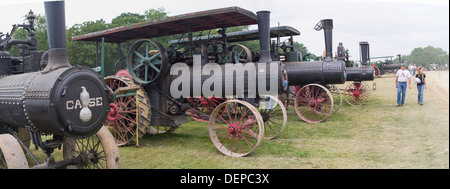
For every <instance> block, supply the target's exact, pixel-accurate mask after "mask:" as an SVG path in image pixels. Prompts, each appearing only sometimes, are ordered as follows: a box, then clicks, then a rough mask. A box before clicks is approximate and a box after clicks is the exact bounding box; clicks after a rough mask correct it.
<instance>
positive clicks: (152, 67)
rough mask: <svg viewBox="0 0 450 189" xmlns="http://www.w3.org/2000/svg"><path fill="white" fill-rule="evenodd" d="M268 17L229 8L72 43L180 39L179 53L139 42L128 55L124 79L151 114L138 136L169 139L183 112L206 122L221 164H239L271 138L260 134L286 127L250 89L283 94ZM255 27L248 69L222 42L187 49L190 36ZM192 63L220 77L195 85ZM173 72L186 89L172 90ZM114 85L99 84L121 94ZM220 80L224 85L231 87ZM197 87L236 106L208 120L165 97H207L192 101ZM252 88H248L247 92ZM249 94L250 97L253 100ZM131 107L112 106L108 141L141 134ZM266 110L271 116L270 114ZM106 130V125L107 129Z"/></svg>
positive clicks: (273, 101)
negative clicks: (255, 49) (135, 86)
mask: <svg viewBox="0 0 450 189" xmlns="http://www.w3.org/2000/svg"><path fill="white" fill-rule="evenodd" d="M269 14H270V13H269V12H268V11H260V12H258V14H257V15H255V14H254V13H252V12H250V11H247V10H244V9H241V8H239V7H229V8H223V9H215V10H209V11H202V12H196V13H190V14H185V15H179V16H174V17H169V18H166V19H162V20H159V21H150V22H145V23H139V24H135V25H131V26H127V27H119V28H114V29H111V30H105V31H99V32H95V33H90V34H85V35H81V36H76V37H74V38H73V40H75V41H100V40H104V41H105V42H116V43H121V42H124V41H129V40H136V39H142V38H154V37H160V36H165V35H174V34H182V33H184V32H185V31H187V32H188V38H189V43H188V45H187V46H185V47H184V48H183V49H184V50H183V51H181V50H177V49H176V48H175V47H174V46H171V47H168V48H164V46H163V45H161V44H160V43H159V42H157V41H155V40H152V39H147V40H139V41H137V42H135V43H134V44H133V45H132V46H131V48H130V49H129V51H128V54H127V57H126V66H127V71H128V74H129V75H130V76H131V77H132V81H134V82H137V83H139V84H140V85H141V87H142V89H143V91H145V93H146V94H147V97H148V101H147V102H151V106H150V103H149V104H148V106H147V107H150V109H151V111H150V113H149V114H147V115H148V117H146V120H147V121H148V122H149V123H150V124H149V126H148V129H144V131H145V130H147V131H146V132H147V133H167V132H171V131H173V130H175V129H176V128H177V127H178V126H179V125H181V124H183V123H185V122H187V121H188V119H187V118H186V113H185V112H186V111H187V110H188V109H194V111H197V112H196V113H197V114H198V115H203V116H208V117H209V133H210V137H211V140H212V142H213V144H214V145H215V146H216V147H217V149H218V150H219V151H220V152H222V153H223V154H226V155H229V156H245V155H248V154H250V153H251V152H252V151H253V150H254V149H255V148H256V147H257V146H258V145H259V144H260V143H261V141H262V140H263V138H268V137H272V136H273V135H269V134H270V133H269V132H265V131H268V130H270V131H273V132H274V134H275V136H276V135H277V134H279V132H281V130H282V129H283V128H284V126H285V124H286V122H287V115H286V110H285V108H284V106H283V105H282V103H278V102H279V100H278V99H277V98H276V97H273V96H263V95H261V94H260V95H259V96H258V91H259V89H258V86H259V85H258V83H265V84H266V86H270V87H275V91H277V92H281V91H282V90H283V89H282V88H281V86H282V84H281V83H283V78H281V76H282V74H281V71H282V70H283V66H284V65H283V64H282V63H281V62H278V61H276V62H272V60H271V59H270V52H269V51H270V50H269V45H270V37H269V30H270V26H269ZM256 23H258V28H259V30H260V32H259V39H260V45H261V49H262V52H261V57H260V59H259V63H255V62H250V61H249V60H247V59H245V60H244V61H241V60H240V59H241V57H240V56H239V54H240V53H236V49H235V48H234V47H235V46H232V45H230V46H228V45H227V43H226V41H225V42H220V41H213V40H211V41H210V43H203V44H195V43H194V42H193V41H194V40H193V36H192V32H196V31H204V30H211V29H214V28H222V31H223V32H222V34H225V33H224V28H227V27H233V26H241V25H251V24H256ZM180 38H181V37H180ZM207 46H210V48H206V47H207ZM237 46H239V45H237ZM239 47H242V46H239ZM241 49H242V48H241ZM243 49H245V48H243ZM233 55H234V56H233ZM248 58H249V57H248ZM250 60H251V59H250ZM196 62H197V63H199V64H200V66H201V67H200V68H201V70H204V69H205V67H207V66H209V63H210V62H214V63H217V64H215V66H217V67H216V68H217V69H218V70H220V71H221V72H220V73H221V74H218V75H217V74H216V73H215V74H213V75H201V77H198V76H199V75H198V74H197V73H198V72H197V71H198V70H194V69H193V66H194V64H196ZM245 62H247V63H245ZM260 63H264V64H260ZM175 64H177V65H181V66H183V65H184V67H185V68H187V70H189V71H188V75H187V78H188V79H190V82H189V83H187V85H175V84H174V81H176V80H180V77H181V75H182V74H183V72H182V74H181V75H180V72H175V73H172V74H170V72H169V68H171V67H173V66H174V65H175ZM233 64H239V65H242V67H245V66H246V65H249V66H250V67H254V68H257V70H258V72H261V73H262V75H263V77H264V78H259V77H258V78H257V79H256V80H251V79H250V77H253V76H255V74H256V73H255V72H251V71H245V72H244V71H243V70H235V71H233V72H231V73H228V72H227V71H226V67H229V66H232V65H233ZM196 69H198V68H196ZM241 71H242V72H241ZM253 71H255V70H253ZM119 77H120V78H124V77H123V76H117V77H115V78H119ZM115 78H111V79H110V80H105V81H106V82H107V84H108V82H109V83H110V84H111V85H110V86H113V87H111V89H112V90H113V91H115V90H119V91H120V89H121V88H123V87H127V86H126V85H123V84H120V83H119V82H116V81H117V80H119V79H115ZM227 78H228V79H231V82H229V81H228V79H227ZM216 79H217V80H219V81H220V82H221V85H216V84H214V85H207V84H205V83H206V82H208V80H209V81H211V80H216ZM225 81H227V82H225ZM238 81H239V82H242V81H243V83H239V82H238ZM270 81H275V83H270ZM117 83H119V84H117ZM178 84H179V83H178ZM240 84H243V88H240V89H237V87H236V86H238V85H240ZM199 85H201V86H203V87H205V86H206V87H209V89H210V90H214V88H216V90H217V89H218V87H220V88H222V90H221V92H222V94H220V95H218V96H217V97H219V98H223V97H226V98H228V97H232V98H234V97H236V96H237V97H238V99H239V100H238V99H233V100H227V101H226V102H223V103H221V104H220V105H218V106H217V107H216V108H215V109H214V111H212V112H211V114H210V115H205V114H204V112H201V111H198V110H195V108H193V103H192V101H189V98H188V97H186V96H181V97H180V96H177V97H174V96H172V95H171V93H170V88H171V87H175V88H176V89H180V88H181V89H182V90H183V89H189V90H188V91H190V95H189V96H190V97H193V98H202V97H206V98H209V97H210V96H208V95H206V94H204V93H203V91H201V93H200V94H194V93H193V91H194V88H196V87H198V86H199ZM226 86H232V87H233V88H232V89H233V90H232V91H231V93H228V94H225V90H226ZM254 86H256V88H252V87H254ZM270 87H267V88H266V89H268V88H270ZM250 94H255V96H256V98H255V97H252V96H251V95H250ZM137 101H138V100H137V99H132V98H130V99H129V101H113V105H111V106H112V107H113V106H114V104H119V105H121V106H122V107H124V108H123V109H121V108H118V111H117V113H118V115H119V116H117V119H116V120H120V119H122V120H125V121H120V122H119V123H117V124H115V123H112V124H111V121H114V120H112V119H109V118H108V119H109V123H110V125H109V126H110V127H111V128H112V129H113V130H114V131H113V132H114V133H117V134H115V135H116V136H124V135H125V134H126V133H125V132H128V131H131V130H136V129H137V130H138V131H139V130H141V128H140V126H141V125H144V124H141V123H140V122H139V121H134V120H133V119H130V118H131V117H132V116H133V117H137V118H138V119H139V120H141V119H140V118H141V116H140V114H139V113H136V111H134V112H133V113H130V111H127V110H132V109H135V108H136V105H134V104H139V102H137ZM125 102H127V103H125ZM138 106H139V105H138ZM274 107H277V108H276V109H275V108H274ZM129 108H130V109H129ZM272 112H276V114H271V113H272ZM112 113H114V112H113V111H111V113H110V115H109V116H108V117H113V118H114V115H111V114H112ZM130 114H131V116H130ZM277 117H280V119H277V120H276V121H275V120H274V118H277ZM124 123H125V124H124ZM106 124H108V121H107V123H106ZM266 128H270V129H266ZM138 134H140V132H139V133H138ZM139 136H142V135H139ZM118 138H120V137H116V140H117V139H118ZM119 140H121V139H119ZM124 142H126V141H124Z"/></svg>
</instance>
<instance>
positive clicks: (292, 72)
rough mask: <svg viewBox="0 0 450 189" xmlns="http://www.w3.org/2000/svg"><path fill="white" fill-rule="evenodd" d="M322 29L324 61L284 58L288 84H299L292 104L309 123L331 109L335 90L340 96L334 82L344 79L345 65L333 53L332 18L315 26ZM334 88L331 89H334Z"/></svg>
mask: <svg viewBox="0 0 450 189" xmlns="http://www.w3.org/2000/svg"><path fill="white" fill-rule="evenodd" d="M314 29H316V30H317V31H319V30H322V29H323V30H324V36H325V54H326V57H325V59H324V60H323V61H307V62H295V61H290V60H289V59H287V61H286V71H287V76H288V80H289V85H290V86H294V87H297V86H300V87H297V90H296V91H294V93H295V97H294V106H295V111H296V113H297V115H298V116H299V117H300V118H301V119H302V120H304V121H306V122H308V123H319V122H321V121H323V120H325V119H326V118H327V117H328V116H330V115H331V114H332V113H334V112H336V111H337V109H338V108H339V106H340V105H341V104H340V103H338V104H337V106H338V107H337V108H334V106H336V104H335V103H334V101H335V97H334V94H337V98H336V100H341V99H340V93H339V90H338V89H336V87H333V84H342V83H345V77H346V68H345V62H344V61H342V60H333V57H332V29H333V20H331V19H324V20H321V21H320V22H319V23H318V24H317V25H316V26H315V28H314ZM333 89H334V90H333Z"/></svg>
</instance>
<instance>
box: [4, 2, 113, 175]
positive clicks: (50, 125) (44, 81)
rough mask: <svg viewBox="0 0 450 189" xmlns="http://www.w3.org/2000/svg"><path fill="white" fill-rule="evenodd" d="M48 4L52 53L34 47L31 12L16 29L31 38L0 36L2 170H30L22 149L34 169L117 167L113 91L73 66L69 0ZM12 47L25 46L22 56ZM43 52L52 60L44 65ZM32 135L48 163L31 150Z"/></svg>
mask: <svg viewBox="0 0 450 189" xmlns="http://www.w3.org/2000/svg"><path fill="white" fill-rule="evenodd" d="M44 4H45V14H46V19H47V32H48V43H49V50H48V52H47V53H48V54H47V55H45V54H44V53H43V52H39V51H36V49H35V47H36V44H37V41H36V38H34V28H33V19H34V17H33V14H32V12H30V14H29V17H28V20H29V24H28V25H18V26H17V25H15V26H14V28H13V32H11V34H12V33H14V31H15V30H16V29H17V28H18V27H22V28H24V29H25V30H27V31H28V33H29V38H28V39H26V40H20V39H11V36H12V35H10V34H6V38H5V39H1V43H0V54H1V57H0V66H1V69H0V73H1V74H0V128H2V131H1V132H2V133H3V134H0V168H29V165H28V162H27V159H26V157H25V154H24V152H23V150H22V149H24V150H25V151H27V153H28V154H29V155H30V156H31V157H32V158H33V160H34V161H35V162H36V164H37V165H36V166H33V168H117V167H118V165H119V160H120V158H119V151H118V148H117V146H116V145H115V143H114V138H113V136H112V135H111V133H110V132H109V131H108V130H107V129H106V128H104V127H102V126H103V123H104V122H105V119H106V117H107V115H108V114H107V112H108V111H109V98H108V91H109V90H108V88H107V86H106V85H105V84H104V82H103V80H102V78H100V77H99V75H98V74H97V73H96V72H94V71H93V70H92V69H91V68H88V67H85V66H71V65H70V63H69V61H68V59H67V49H66V35H65V10H64V1H50V2H45V3H44ZM12 45H21V46H20V48H21V49H24V51H22V55H23V57H22V58H14V57H11V56H10V55H9V53H8V52H6V51H4V50H7V49H9V48H10V47H11V46H12ZM40 56H43V57H45V58H44V60H48V63H47V64H46V65H45V63H44V64H42V65H41V57H40ZM44 62H45V61H44ZM44 66H45V67H44ZM43 136H44V138H43ZM30 138H31V140H32V141H33V143H34V144H35V147H36V149H37V148H41V149H42V150H43V151H44V152H45V154H46V155H47V157H46V158H45V162H43V163H41V162H39V160H38V159H37V158H36V157H35V156H34V155H33V154H32V153H31V152H30V150H29V149H28V147H29V140H30ZM44 139H47V140H44ZM61 147H62V151H63V158H64V160H62V161H55V160H54V159H53V158H52V157H51V154H52V153H53V152H54V150H55V149H61Z"/></svg>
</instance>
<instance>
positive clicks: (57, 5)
mask: <svg viewBox="0 0 450 189" xmlns="http://www.w3.org/2000/svg"><path fill="white" fill-rule="evenodd" d="M44 6H45V18H46V20H47V21H46V22H47V37H48V46H49V50H48V64H47V66H46V67H45V69H44V72H46V71H51V70H54V69H57V68H60V67H68V66H71V65H70V63H69V60H68V59H67V48H66V19H65V8H64V6H65V2H64V1H46V2H44Z"/></svg>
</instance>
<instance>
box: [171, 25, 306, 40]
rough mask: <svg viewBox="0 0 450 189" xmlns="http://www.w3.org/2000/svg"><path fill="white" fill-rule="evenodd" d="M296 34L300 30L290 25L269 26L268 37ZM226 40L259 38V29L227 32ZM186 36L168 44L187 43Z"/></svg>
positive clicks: (214, 37) (216, 36)
mask: <svg viewBox="0 0 450 189" xmlns="http://www.w3.org/2000/svg"><path fill="white" fill-rule="evenodd" d="M291 35H292V36H297V35H300V31H298V30H297V29H295V28H293V27H290V26H278V27H271V28H270V38H275V37H286V36H291ZM226 37H227V42H230V43H233V42H241V41H250V40H256V39H259V31H258V29H255V30H247V31H239V32H232V33H227V34H226ZM213 39H215V40H223V36H222V35H220V34H216V35H211V36H201V37H193V41H195V42H200V41H207V40H213ZM188 42H189V41H188V38H184V39H181V40H179V41H178V40H172V41H169V44H184V43H188Z"/></svg>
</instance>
